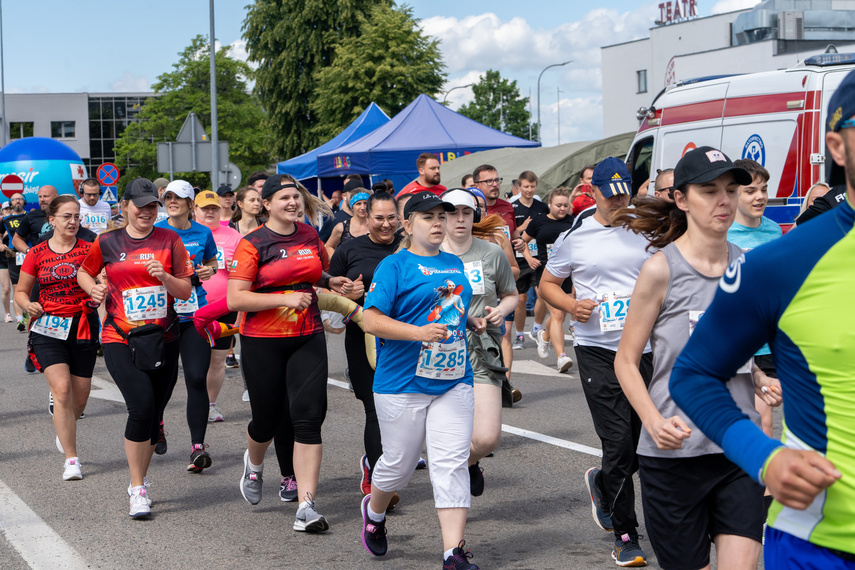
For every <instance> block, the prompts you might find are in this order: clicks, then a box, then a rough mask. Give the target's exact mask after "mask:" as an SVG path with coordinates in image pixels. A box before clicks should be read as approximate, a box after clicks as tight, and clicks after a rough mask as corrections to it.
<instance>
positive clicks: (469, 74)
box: [421, 2, 659, 145]
mask: <svg viewBox="0 0 855 570" xmlns="http://www.w3.org/2000/svg"><path fill="white" fill-rule="evenodd" d="M657 6H658V2H657V3H650V4H645V5H644V6H641V7H639V8H637V9H636V10H633V11H631V12H623V13H621V12H619V11H617V10H614V9H608V8H594V9H592V10H590V11H589V12H587V13H586V14H585V15H584V16H583V17H582V18H581V19H579V20H578V21H574V22H564V23H562V24H560V25H558V26H556V27H555V28H551V29H535V28H532V27H531V26H530V25H529V23H528V22H527V21H526V20H525V19H524V18H522V17H516V18H512V19H510V20H507V21H503V20H501V19H500V18H499V17H498V16H497V15H495V14H493V13H485V14H479V15H473V16H467V17H465V18H460V19H458V18H453V17H446V16H435V17H432V18H426V19H424V20H422V22H421V27H422V29H423V31H424V32H425V34H427V35H429V36H432V37H434V38H436V39H439V40H440V50H441V51H442V55H443V59H444V61H445V63H446V65H447V72H448V74H449V78H448V80H447V82H446V85H445V87H444V90H445V91H447V90H449V89H451V88H452V87H454V86H457V85H465V84H467V83H473V82H477V81H478V78H479V75H481V74H483V73H484V71H485V70H487V69H495V70H498V71H499V72H500V73H501V74H502V77H503V78H506V79H511V80H516V81H517V87H518V88H519V91H520V95H521V96H523V97H527V96H528V95H529V92H531V96H532V114H533V117H532V119H533V120H534V121H536V120H537V78H538V75H539V74H540V72H541V71H542V70H543V69H544V68H545V67H546V66H548V65H552V64H554V63H561V62H564V61H568V60H573V63H571V64H569V65H567V66H566V67H561V68H553V69H550V70H549V71H547V72H546V73H544V74H543V77H542V81H541V93H540V96H541V105H540V106H541V109H540V111H541V124H542V126H543V143H544V145H554V144H557V142H558V137H557V127H556V119H557V117H556V113H555V111H556V108H557V106H556V103H555V101H556V91H555V89H556V87H560V89H561V90H562V91H563V94H562V97H563V98H562V103H561V142H570V141H573V140H591V139H596V138H599V137H601V136H602V95H601V90H602V74H601V71H600V61H601V54H600V47H601V46H603V45H609V44H614V43H621V42H625V41H629V40H633V39H638V38H643V37H647V36H648V35H649V29H650V28H651V27H652V26H653V21H654V19H655V18H656V17H658V15H659V9H658V7H657ZM471 99H472V91H471V89H457V90H455V91H453V92H452V93H450V94H449V95H448V101H449V106H450V107H451V108H452V109H457V108H459V107H460V106H461V105H463V104H465V103H467V102H468V101H470V100H471Z"/></svg>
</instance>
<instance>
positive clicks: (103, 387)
mask: <svg viewBox="0 0 855 570" xmlns="http://www.w3.org/2000/svg"><path fill="white" fill-rule="evenodd" d="M92 388H93V390H92V391H91V392H89V397H90V398H98V399H100V400H109V401H111V402H120V403H122V404H124V403H125V398H124V397H123V396H122V392H121V391H120V390H119V388H118V387H117V386H116V384H114V383H113V382H111V381H110V380H105V379H104V378H99V377H98V376H93V377H92ZM95 388H97V390H96V389H95Z"/></svg>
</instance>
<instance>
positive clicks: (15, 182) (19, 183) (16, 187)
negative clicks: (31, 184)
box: [0, 174, 24, 198]
mask: <svg viewBox="0 0 855 570" xmlns="http://www.w3.org/2000/svg"><path fill="white" fill-rule="evenodd" d="M0 192H3V195H4V196H6V197H7V198H11V197H12V194H18V193H20V194H23V193H24V181H23V180H22V179H21V177H20V176H18V175H17V174H7V175H6V176H4V177H3V180H2V181H0Z"/></svg>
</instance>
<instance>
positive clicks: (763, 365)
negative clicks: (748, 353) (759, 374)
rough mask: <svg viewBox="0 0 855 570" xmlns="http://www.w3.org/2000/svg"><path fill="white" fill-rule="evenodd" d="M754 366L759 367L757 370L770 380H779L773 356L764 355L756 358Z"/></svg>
mask: <svg viewBox="0 0 855 570" xmlns="http://www.w3.org/2000/svg"><path fill="white" fill-rule="evenodd" d="M754 364H756V365H757V368H759V369H760V370H762V371H763V374H765V375H766V376H768V377H769V378H777V377H778V370H777V369H775V363H774V361H772V355H771V354H763V355H761V356H755V357H754Z"/></svg>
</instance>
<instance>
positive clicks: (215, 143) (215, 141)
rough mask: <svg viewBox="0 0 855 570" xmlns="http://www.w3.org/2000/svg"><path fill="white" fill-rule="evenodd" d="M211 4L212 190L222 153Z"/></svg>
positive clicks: (217, 182)
mask: <svg viewBox="0 0 855 570" xmlns="http://www.w3.org/2000/svg"><path fill="white" fill-rule="evenodd" d="M210 3H211V37H210V40H211V47H210V51H211V190H213V191H214V192H216V191H217V188H218V187H219V186H220V153H219V146H220V144H219V141H220V137H219V136H218V135H217V50H216V49H215V48H214V0H210Z"/></svg>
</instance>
